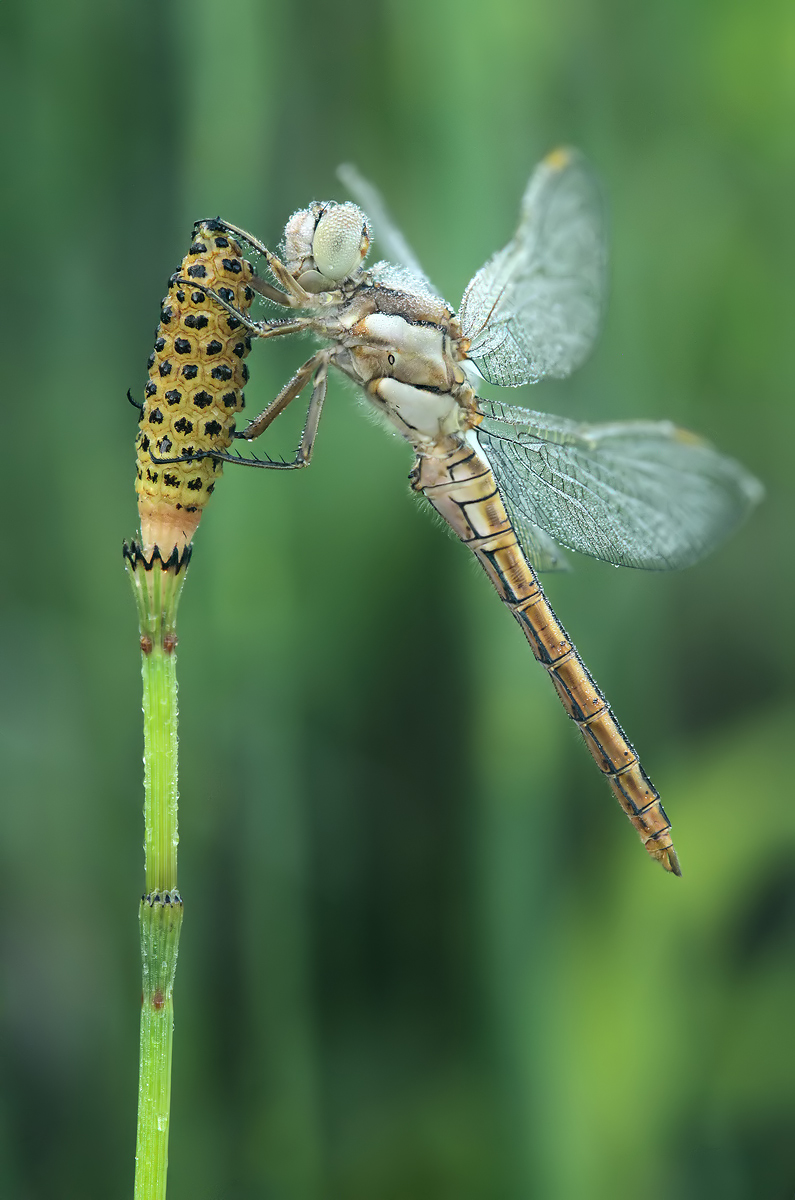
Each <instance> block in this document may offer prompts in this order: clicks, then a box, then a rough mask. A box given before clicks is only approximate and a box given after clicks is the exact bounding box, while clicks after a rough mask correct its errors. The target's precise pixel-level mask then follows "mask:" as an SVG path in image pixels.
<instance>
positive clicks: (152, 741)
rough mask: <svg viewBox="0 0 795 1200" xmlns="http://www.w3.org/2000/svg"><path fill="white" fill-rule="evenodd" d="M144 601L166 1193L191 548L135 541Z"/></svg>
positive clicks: (154, 1191) (153, 982) (149, 867)
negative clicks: (185, 598) (180, 707)
mask: <svg viewBox="0 0 795 1200" xmlns="http://www.w3.org/2000/svg"><path fill="white" fill-rule="evenodd" d="M124 556H125V563H126V566H127V571H128V573H129V575H130V580H131V582H132V586H133V592H134V594H135V599H136V603H137V606H138V619H139V624H140V631H141V672H142V676H143V714H144V828H145V834H144V848H145V852H146V891H145V893H144V895H143V896H142V897H141V904H140V910H139V921H140V934H141V963H142V969H143V987H142V993H141V1043H140V1049H141V1054H140V1073H139V1080H138V1133H137V1141H136V1151H135V1200H165V1197H166V1176H167V1170H168V1134H169V1120H170V1104H171V1054H172V1044H173V1036H174V999H173V992H174V976H175V973H176V968H177V952H178V948H179V934H180V929H181V926H182V898H181V897H180V895H179V892H178V891H177V841H178V836H177V798H178V792H177V746H178V742H177V672H176V655H175V648H176V644H177V635H176V611H177V602H178V600H179V594H180V592H181V590H182V586H183V583H184V581H185V571H186V568H187V563H188V560H189V557H190V551H189V549H188V550H185V551H183V553H182V555H179V554H178V552H177V551H176V550H175V551H174V553H173V554H172V555H171V557H170V558H169V559H168V560H166V561H163V559H162V558H161V556H160V552H159V551H158V550H157V549H155V550H154V552H153V553H152V554H151V555H150V557H149V558H147V557H145V555H144V552H143V551H142V550H141V547H140V546H137V545H136V544H135V543H133V545H132V546H130V547H128V546H125V549H124Z"/></svg>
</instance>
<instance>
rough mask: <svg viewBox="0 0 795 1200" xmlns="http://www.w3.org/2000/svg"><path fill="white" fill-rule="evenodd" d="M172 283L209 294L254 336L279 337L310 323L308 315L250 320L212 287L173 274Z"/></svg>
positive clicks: (303, 327)
mask: <svg viewBox="0 0 795 1200" xmlns="http://www.w3.org/2000/svg"><path fill="white" fill-rule="evenodd" d="M174 283H179V284H181V285H182V286H183V287H190V288H195V289H197V290H198V291H200V292H204V294H205V296H209V297H210V299H211V300H214V301H215V303H216V304H220V306H221V308H223V309H225V310H226V312H228V313H229V315H230V317H235V318H236V319H237V320H238V321H239V322H240V324H241V325H242V326H243V327H244V329H247V330H248V332H249V333H252V334H254V336H255V337H259V338H269V337H281V336H282V335H283V334H285V333H299V332H300V331H301V330H302V329H308V328H309V327H310V325H311V324H312V321H311V318H310V317H296V318H295V319H294V320H292V321H291V320H289V319H287V318H285V319H284V320H283V321H252V320H251V317H248V316H246V314H245V313H243V312H241V311H240V309H239V308H235V306H234V304H230V303H229V301H228V300H224V298H223V296H220V295H219V294H218V292H216V291H215V290H214V289H213V288H209V287H204V285H203V284H201V283H197V282H196V280H195V279H185V278H184V276H182V275H175V276H174Z"/></svg>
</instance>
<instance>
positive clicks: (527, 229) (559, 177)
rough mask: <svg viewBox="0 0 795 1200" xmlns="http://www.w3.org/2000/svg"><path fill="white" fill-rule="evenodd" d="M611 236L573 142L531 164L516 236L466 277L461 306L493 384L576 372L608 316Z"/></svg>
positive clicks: (474, 353)
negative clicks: (607, 234) (605, 311)
mask: <svg viewBox="0 0 795 1200" xmlns="http://www.w3.org/2000/svg"><path fill="white" fill-rule="evenodd" d="M605 263H606V240H605V232H604V219H603V212H602V203H601V197H600V194H599V190H598V188H597V185H596V181H595V180H594V178H593V175H592V173H591V171H590V170H589V168H588V166H587V164H586V163H585V161H584V160H583V158H582V157H581V156H580V155H579V154H577V153H576V152H575V151H573V150H556V151H553V153H552V154H550V155H548V156H547V158H545V159H544V160H543V162H541V163H540V164H539V166H538V167H537V168H536V170H535V171H534V172H533V175H532V176H531V178H530V182H529V184H528V185H527V190H526V191H525V194H524V198H523V200H522V209H521V216H520V220H519V228H518V229H517V231H516V234H515V235H514V237H513V238H512V240H511V241H510V242H509V243H508V245H507V246H505V248H504V249H502V250H500V251H499V252H498V253H497V254H495V255H494V257H493V258H491V259H490V260H489V262H487V263H486V265H485V266H484V267H481V269H480V270H479V271H478V273H477V275H475V277H474V278H473V279H472V280H471V282H470V283H469V284H468V286H467V289H466V292H465V293H464V298H463V300H462V301H461V311H460V313H459V316H460V320H461V327H462V330H463V332H464V336H465V337H468V338H469V339H470V342H471V349H470V351H469V356H470V358H472V359H473V360H474V362H475V364H476V366H477V367H478V369H479V371H480V372H481V374H482V375H483V376H484V378H486V379H487V380H488V381H489V382H490V383H497V384H500V385H502V386H504V387H519V386H520V385H521V384H525V383H536V382H537V381H538V380H539V379H542V378H543V377H544V376H545V375H550V376H554V377H555V378H558V379H560V378H563V377H564V376H566V375H569V374H570V373H571V372H572V371H573V370H574V369H575V367H577V366H579V364H580V363H581V362H582V361H583V359H584V358H585V357H586V356H587V354H588V353H589V351H590V349H591V347H592V345H593V343H594V340H595V338H596V335H597V333H598V331H599V326H600V323H601V317H602V309H603V305H604V295H605Z"/></svg>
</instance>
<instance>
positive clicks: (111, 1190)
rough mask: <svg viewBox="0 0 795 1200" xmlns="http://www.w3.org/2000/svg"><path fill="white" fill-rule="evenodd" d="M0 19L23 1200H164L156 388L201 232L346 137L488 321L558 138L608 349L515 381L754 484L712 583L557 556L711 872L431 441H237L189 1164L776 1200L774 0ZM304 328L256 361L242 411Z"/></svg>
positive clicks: (341, 1198) (203, 800)
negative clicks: (453, 533) (152, 631)
mask: <svg viewBox="0 0 795 1200" xmlns="http://www.w3.org/2000/svg"><path fill="white" fill-rule="evenodd" d="M4 17H5V33H4V35H3V49H2V72H1V76H2V87H3V91H4V99H3V112H4V125H5V127H6V133H8V132H9V126H10V127H11V132H12V137H11V140H10V142H8V143H7V146H6V149H5V151H4V154H3V168H4V184H5V186H4V189H3V200H2V206H3V207H2V229H3V242H4V248H3V266H4V272H3V274H4V283H3V287H2V292H1V293H0V303H2V305H3V310H4V315H3V319H2V325H1V326H0V328H2V333H3V337H4V341H5V343H6V344H5V348H4V351H3V377H4V378H3V394H4V400H3V429H4V435H5V439H6V440H5V443H4V446H5V449H4V454H3V458H4V482H5V484H6V487H7V495H6V500H5V503H4V510H3V519H2V530H1V532H2V546H3V548H2V565H3V570H2V576H3V578H2V585H1V586H2V621H1V622H0V644H1V645H2V658H3V667H2V673H3V687H2V694H1V695H0V706H2V707H1V709H0V711H1V712H2V768H1V771H2V776H1V777H2V784H3V787H2V791H3V817H2V843H1V844H2V849H1V850H0V856H1V858H0V863H1V871H0V878H1V879H2V885H1V886H2V893H3V895H2V907H1V908H0V911H1V912H2V947H3V949H2V957H1V960H0V963H1V965H0V972H1V973H2V983H1V984H0V987H1V988H2V992H1V996H2V1007H1V1008H0V1020H1V1021H2V1056H3V1061H2V1069H1V1072H0V1075H1V1077H0V1087H1V1088H2V1101H0V1192H2V1195H3V1196H6V1197H8V1198H9V1200H49V1198H50V1197H55V1196H58V1197H60V1198H62V1200H67V1198H70V1200H71V1198H74V1200H77V1198H79V1200H93V1198H97V1200H99V1198H100V1197H101V1198H103V1200H105V1198H107V1197H110V1196H125V1195H130V1194H131V1187H132V1165H133V1162H132V1160H133V1140H134V1126H135V1101H136V1073H137V1039H138V997H139V986H140V985H139V962H138V942H137V928H136V914H137V901H138V895H139V893H140V890H141V883H142V878H143V876H142V851H141V842H142V819H141V804H142V783H141V774H142V772H141V746H142V740H141V739H142V734H141V719H140V674H139V655H138V641H137V630H136V623H135V612H134V606H133V601H132V597H131V595H130V590H129V585H128V583H127V581H126V579H125V576H124V571H123V569H122V561H121V553H120V548H121V541H122V538H123V537H124V536H129V535H131V534H132V533H133V531H134V528H135V523H136V510H135V506H134V496H133V486H132V484H133V439H134V436H135V431H136V418H135V413H134V411H133V410H132V409H131V408H130V407H129V405H128V404H127V401H126V400H125V391H126V389H127V388H128V387H132V388H133V390H134V392H136V393H137V394H138V395H139V396H140V394H141V392H142V389H143V385H144V382H145V364H146V359H147V356H148V354H149V352H150V349H151V345H152V331H153V328H154V325H155V322H156V320H157V317H158V312H159V300H160V298H161V296H162V294H163V293H164V291H165V284H166V280H167V278H168V276H169V274H170V273H171V271H172V270H173V269H174V268H175V266H176V265H177V264H178V263H179V261H180V259H181V258H182V256H183V254H184V253H185V252H186V250H187V246H188V244H189V237H190V230H191V226H192V223H193V221H194V220H195V219H196V218H199V217H205V216H209V215H215V214H217V213H221V214H223V215H224V216H225V217H226V218H227V219H229V220H231V221H233V222H235V223H237V224H240V225H243V226H244V227H247V228H250V229H252V230H253V231H255V232H256V233H257V234H259V235H260V236H261V237H262V238H263V239H264V240H266V241H268V242H269V243H270V244H272V245H275V244H276V243H277V242H278V239H279V236H280V231H281V229H282V226H283V224H284V221H285V219H286V217H287V216H288V215H289V214H290V213H291V212H292V211H293V210H294V209H295V208H297V207H300V206H302V205H304V204H305V203H306V202H307V201H309V200H310V199H312V198H328V197H331V196H335V197H341V189H340V188H339V186H338V185H337V183H336V182H335V176H334V169H335V167H336V165H337V164H338V163H339V162H341V161H344V160H353V161H355V162H357V163H358V165H359V166H360V168H361V169H362V170H363V171H364V172H365V173H366V174H367V175H369V176H370V177H371V178H373V179H374V180H376V181H377V182H378V184H379V185H380V186H381V187H382V189H383V190H384V192H385V193H386V195H387V197H388V198H389V202H390V204H391V207H392V210H393V212H394V214H395V215H396V217H397V218H398V219H399V221H400V223H401V225H402V226H403V228H404V230H405V232H406V233H407V235H408V237H409V239H410V240H411V242H412V243H413V244H414V246H415V248H416V250H417V252H418V254H419V255H420V257H421V259H422V261H423V262H424V263H425V264H426V268H427V271H428V273H429V274H430V276H431V277H432V278H433V279H434V280H435V281H436V282H437V284H438V285H439V286H440V288H441V289H442V291H443V292H444V293H445V295H446V296H447V297H448V298H449V299H450V300H451V301H452V302H453V303H456V302H457V301H458V299H459V297H460V296H461V293H462V290H463V288H464V285H465V284H466V282H467V280H468V279H469V277H470V276H471V275H472V274H473V273H474V271H475V270H476V269H477V268H478V267H479V266H480V265H481V263H482V262H483V261H484V259H485V258H486V257H487V256H488V255H489V254H490V253H491V252H492V251H493V250H495V249H496V248H497V247H499V246H500V245H501V244H503V242H504V241H505V240H506V239H507V237H508V236H509V235H510V233H511V231H512V228H513V224H514V221H515V218H516V213H517V208H518V202H519V197H520V194H521V191H522V188H523V186H524V183H525V181H526V179H527V176H528V174H529V172H530V169H531V167H532V166H533V164H534V163H535V162H536V160H537V159H538V158H539V157H541V155H542V154H544V153H545V152H546V151H547V150H548V149H550V148H551V147H552V146H554V145H556V144H558V143H560V142H569V143H573V144H575V145H578V146H580V147H582V149H583V150H584V151H585V152H586V153H587V154H588V156H589V157H590V158H591V160H592V161H593V163H594V164H595V166H596V169H597V171H598V173H599V175H600V177H601V179H602V181H603V184H604V189H605V193H606V195H607V197H608V200H609V205H610V212H611V225H612V274H611V280H612V282H611V288H612V299H611V306H610V311H609V316H608V320H607V324H606V328H605V331H604V336H603V338H602V340H601V343H600V345H599V348H598V350H597V352H596V353H595V355H594V356H593V358H592V359H591V361H590V362H589V363H588V364H587V365H586V366H585V367H584V368H583V369H582V370H581V371H580V372H579V373H578V374H577V375H576V376H575V377H574V378H573V379H572V380H570V381H568V382H566V383H548V384H541V385H539V386H537V387H536V388H535V389H534V390H532V391H531V390H530V389H525V390H524V391H523V392H522V393H518V394H517V393H509V394H507V395H506V394H504V396H503V398H505V399H508V400H509V402H512V403H525V404H527V405H532V406H533V407H535V408H541V409H547V410H549V411H553V412H558V413H561V414H564V415H567V416H572V417H577V418H582V419H588V420H607V419H612V418H627V417H655V418H656V417H671V418H674V419H675V420H677V421H679V422H681V423H684V424H686V425H688V426H691V427H693V428H695V429H697V430H699V431H700V432H702V433H704V434H706V435H707V436H708V437H710V438H712V439H713V440H714V441H715V442H717V443H718V445H719V446H720V447H721V448H722V449H724V450H725V451H726V452H728V453H731V454H734V455H736V456H737V457H740V458H741V459H742V460H743V461H744V462H745V463H746V464H747V465H748V466H749V467H750V468H751V469H752V470H753V471H755V472H756V473H757V474H758V475H759V476H760V478H761V479H762V480H763V481H764V483H765V485H766V487H767V492H768V494H767V500H766V502H765V504H764V506H763V507H762V508H761V509H760V510H759V511H758V512H757V513H756V514H755V515H754V516H753V518H752V519H751V521H750V522H749V523H748V525H747V526H746V527H745V528H744V529H743V530H742V531H741V532H740V533H739V534H738V535H737V536H736V537H735V538H734V539H733V540H732V541H731V543H730V544H728V545H726V546H725V547H723V548H722V549H720V550H719V551H718V552H717V553H715V554H714V555H713V556H712V557H711V558H710V559H709V560H708V561H706V562H705V563H704V564H702V565H700V566H698V567H696V568H693V569H691V570H689V571H687V572H684V573H682V574H675V575H671V576H663V575H645V574H643V573H639V572H632V571H616V570H613V569H611V568H610V567H607V566H604V565H601V564H599V563H596V562H591V561H585V560H578V561H577V563H576V570H575V571H574V572H572V573H571V574H570V575H568V576H558V577H552V578H548V580H547V584H548V588H549V592H550V595H551V598H552V602H553V604H554V605H555V606H556V608H557V609H558V612H559V614H560V616H561V618H562V620H563V621H564V623H565V624H566V626H567V627H568V629H569V630H570V632H571V633H572V635H573V637H574V638H575V640H576V642H577V644H578V645H579V648H580V650H581V652H582V654H583V657H584V658H585V660H586V662H588V663H589V665H590V666H591V668H592V670H593V672H594V674H595V676H596V678H597V679H598V680H599V682H600V683H601V685H602V687H603V688H604V690H605V691H606V693H607V695H608V697H609V698H610V699H611V700H612V702H613V705H614V707H615V710H616V713H617V715H618V717H619V719H620V720H621V721H622V722H623V723H624V725H625V726H626V728H627V730H628V733H629V735H630V737H631V738H632V739H633V741H634V742H635V744H636V745H637V746H638V747H639V749H640V750H641V751H642V754H643V759H644V762H645V764H646V766H647V767H648V769H649V771H650V772H651V774H652V776H653V778H654V780H655V782H656V783H657V785H658V787H659V788H660V790H661V792H662V794H663V797H664V801H665V804H666V806H667V809H668V812H669V814H670V815H671V816H672V818H673V821H674V827H675V836H676V844H677V847H678V849H679V852H680V855H681V859H682V863H683V867H684V872H685V874H684V878H683V879H682V880H681V881H680V880H677V879H672V878H670V877H667V876H666V875H664V873H663V872H662V871H660V870H659V869H657V868H656V867H655V866H654V865H653V864H652V863H651V862H650V861H648V859H647V857H646V855H645V854H644V853H643V851H642V849H641V847H640V845H639V844H638V842H637V839H636V837H635V835H634V833H633V832H632V830H631V828H630V827H629V824H628V822H627V821H626V819H625V818H624V817H623V816H622V814H621V813H620V811H619V810H618V808H617V806H616V804H615V801H614V800H613V799H612V797H611V795H610V793H609V791H608V789H607V787H606V785H605V784H604V782H603V781H602V780H601V779H600V778H599V776H598V773H597V772H596V771H595V770H594V767H593V764H592V762H591V760H590V757H589V756H588V755H587V753H586V752H585V751H584V750H583V748H582V746H581V745H580V742H579V738H578V736H577V734H576V731H575V730H574V728H573V727H572V726H571V724H570V723H569V722H568V721H567V720H566V719H565V716H564V714H563V712H562V710H561V708H560V706H559V704H558V702H557V700H556V698H555V696H554V694H553V692H552V689H551V688H550V686H549V684H548V683H547V681H546V680H545V678H544V674H543V672H542V671H540V670H539V669H538V668H537V667H536V666H535V665H534V663H533V660H532V658H531V655H530V654H529V651H528V648H527V646H526V645H525V643H524V639H523V638H522V636H521V634H520V632H519V630H518V629H517V628H516V627H515V625H514V623H513V621H512V620H511V618H510V616H509V615H508V614H507V613H506V612H505V611H503V610H502V608H501V606H500V604H499V603H498V602H497V599H496V597H495V595H494V594H493V593H492V591H491V589H490V586H489V584H488V582H487V581H486V579H485V577H481V575H480V574H479V572H478V570H477V569H476V567H475V565H474V564H473V563H470V562H469V561H468V555H467V554H466V552H465V551H464V549H463V548H462V547H460V546H459V545H458V544H457V543H455V542H454V541H453V539H452V538H451V537H449V536H447V535H446V534H445V532H444V530H443V529H441V528H440V527H439V526H438V524H437V523H436V522H435V521H434V520H433V519H431V517H430V515H429V514H428V513H427V512H424V511H423V510H422V507H421V505H420V504H419V503H418V502H417V501H416V500H414V499H412V498H411V497H410V495H409V492H408V486H407V482H406V476H407V473H408V470H409V468H410V465H411V454H410V452H409V450H408V448H407V447H406V446H405V445H404V444H402V443H401V442H399V441H398V440H397V439H395V438H393V437H390V436H388V435H386V434H385V433H384V431H383V430H382V429H380V428H378V427H377V426H376V425H375V424H373V423H372V422H371V421H370V420H368V419H367V415H366V414H365V413H364V411H363V409H362V407H361V404H360V402H359V400H358V399H357V397H356V396H355V394H354V392H353V390H352V389H351V388H350V387H348V386H347V385H345V384H343V383H341V382H340V381H339V380H338V379H334V381H333V382H332V384H331V393H330V399H329V402H328V405H327V408H326V412H325V414H324V417H323V422H322V425H321V430H320V437H319V440H318V444H317V450H316V455H315V460H314V463H313V465H312V468H311V470H309V471H305V472H299V473H296V474H292V475H283V474H271V473H267V472H246V471H243V470H238V471H235V470H233V469H228V470H227V472H226V473H225V475H224V478H223V481H222V483H221V484H220V485H219V487H218V489H217V492H216V497H215V499H214V501H213V503H212V505H211V506H210V508H209V510H208V512H207V514H206V516H205V518H204V520H203V522H202V526H201V528H200V530H199V533H198V536H197V539H196V542H195V553H194V560H193V564H192V566H191V570H190V576H189V579H188V584H187V587H186V590H185V592H184V595H183V599H182V605H181V617H180V657H179V672H180V687H181V693H180V694H181V750H182V762H181V796H182V803H181V814H180V817H181V862H180V882H181V887H182V890H183V894H184V896H185V898H186V919H185V925H184V932H183V937H182V947H181V957H180V968H179V973H178V979H177V989H176V1014H177V1016H176V1019H177V1029H176V1041H175V1061H174V1086H173V1115H172V1133H171V1169H170V1185H169V1197H170V1200H172V1198H173V1200H181V1198H185V1200H187V1198H188V1197H189V1198H190V1200H204V1198H207V1200H249V1198H254V1197H257V1198H260V1197H266V1198H268V1200H271V1198H272V1200H326V1198H334V1200H373V1198H378V1200H426V1198H427V1200H431V1198H434V1200H437V1198H445V1200H470V1198H471V1200H607V1198H610V1200H630V1198H632V1200H634V1198H635V1197H638V1196H643V1197H644V1198H645V1200H673V1198H676V1200H689V1198H693V1200H705V1198H709V1197H713V1196H715V1197H717V1196H720V1197H721V1200H746V1198H751V1197H753V1198H754V1200H768V1198H769V1200H784V1198H785V1197H791V1196H792V1195H793V1193H794V1192H795V1162H794V1161H793V1160H794V1158H795V1150H793V1147H794V1146H795V1132H794V1125H793V1122H794V1119H795V1079H794V1078H793V1076H794V1071H793V1049H794V1048H793V1038H792V1011H793V1001H794V1000H795V989H794V987H793V984H794V983H795V963H794V961H793V954H794V952H795V946H794V944H793V930H794V926H795V866H793V849H794V848H795V806H794V805H793V795H792V787H791V782H790V781H791V778H792V759H793V746H792V742H793V735H792V730H793V723H794V722H795V707H794V706H793V698H792V692H791V688H790V685H791V681H792V676H793V667H794V664H793V638H792V630H791V615H792V599H793V555H792V522H793V483H792V479H793V468H792V455H793V449H792V448H793V444H794V442H795V438H794V437H793V435H794V434H795V430H794V429H793V406H792V380H793V367H794V366H795V363H794V362H793V346H794V345H795V339H793V335H792V315H793V306H792V271H793V262H794V261H795V259H794V258H793V250H794V249H795V244H794V243H795V239H794V238H793V191H794V185H795V167H794V165H793V142H792V127H793V117H794V116H795V112H794V109H795V10H793V8H792V5H791V4H790V3H789V2H788V0H759V3H756V4H753V5H750V4H748V3H747V2H746V0H699V3H698V4H693V3H692V2H691V0H649V3H646V4H643V5H640V4H635V3H629V2H628V0H603V2H602V3H594V2H592V0H557V2H556V3H554V4H552V3H542V2H541V0H532V2H530V3H528V2H527V0H490V3H489V4H488V5H484V4H482V3H476V2H475V0H455V2H452V0H430V2H429V0H389V2H383V0H370V2H369V3H364V2H363V0H354V2H352V3H343V4H338V5H331V4H328V3H320V2H317V0H314V2H312V3H302V4H293V5H288V4H269V3H261V2H259V3H258V2H257V0H227V2H226V3H225V4H224V5H218V4H215V3H210V2H208V0H191V2H190V3H188V2H187V0H173V2H169V3H165V4H163V3H156V2H155V0H140V2H139V3H137V4H124V3H120V2H119V0H110V2H108V3H99V2H98V0H69V2H68V3H64V4H57V5H56V4H47V3H42V2H41V0H29V2H26V3H25V2H22V0H19V2H17V3H16V4H13V3H12V4H11V5H9V6H7V7H6V9H5V12H4ZM306 353H307V350H306V347H305V346H304V345H299V344H298V343H297V342H290V341H287V344H276V343H270V344H268V345H261V346H256V345H255V347H254V350H253V352H252V354H251V357H250V359H249V364H250V367H251V372H252V380H251V384H250V387H249V388H248V389H247V398H248V410H249V411H250V412H256V411H259V408H260V407H261V406H262V405H264V403H265V402H266V401H267V400H268V399H269V398H270V397H271V396H272V395H274V393H275V392H276V390H277V389H278V387H279V386H280V385H281V383H282V382H283V381H284V379H286V378H287V376H288V375H289V374H290V372H291V371H292V370H293V369H294V367H295V366H296V365H297V364H298V363H299V362H300V361H302V360H303V357H305V356H306ZM491 394H492V395H496V390H495V391H492V392H491ZM301 416H302V414H301V413H300V412H296V413H295V414H292V415H291V416H286V417H285V418H283V423H284V429H278V430H274V436H273V440H272V441H271V442H270V443H269V444H270V446H271V448H273V449H279V450H285V451H286V450H288V449H289V448H290V446H291V445H292V444H294V441H295V439H296V437H297V434H298V431H299V429H300V424H301ZM280 424H281V422H280Z"/></svg>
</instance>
